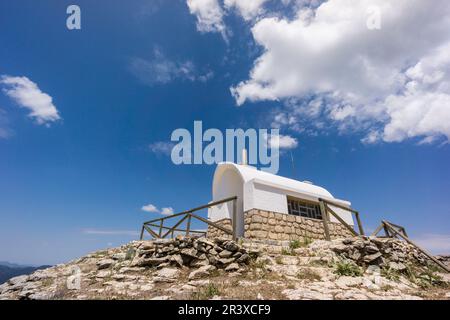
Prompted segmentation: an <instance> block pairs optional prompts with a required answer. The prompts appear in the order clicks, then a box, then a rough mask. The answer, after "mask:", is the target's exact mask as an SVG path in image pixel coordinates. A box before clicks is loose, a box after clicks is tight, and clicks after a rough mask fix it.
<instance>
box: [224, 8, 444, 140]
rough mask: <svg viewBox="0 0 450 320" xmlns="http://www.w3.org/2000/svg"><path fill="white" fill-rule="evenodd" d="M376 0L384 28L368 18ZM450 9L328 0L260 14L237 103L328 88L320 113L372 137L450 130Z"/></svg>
mask: <svg viewBox="0 0 450 320" xmlns="http://www.w3.org/2000/svg"><path fill="white" fill-rule="evenodd" d="M373 6H377V7H378V8H379V9H380V12H381V29H380V30H370V29H369V28H368V27H367V19H368V11H367V10H368V8H369V7H373ZM449 15H450V6H449V5H448V3H447V1H445V0H436V1H434V2H429V1H420V0H397V1H384V0H329V1H327V2H324V3H322V4H317V7H313V8H311V7H308V8H306V7H302V8H301V9H299V11H298V12H297V16H296V17H295V18H294V19H292V20H290V19H289V18H283V17H281V18H280V17H278V18H277V17H270V18H263V19H261V20H259V21H258V22H257V23H256V24H255V25H254V26H253V28H252V34H253V37H254V40H255V41H256V42H257V43H258V44H259V45H261V46H262V47H263V48H264V53H263V54H262V55H261V56H260V57H258V58H257V59H256V60H255V63H254V66H253V69H252V70H251V72H250V74H249V79H248V80H245V81H242V82H240V83H239V84H237V85H236V86H234V87H232V88H231V92H232V94H233V96H234V97H235V99H236V102H237V104H238V105H242V104H243V103H245V102H246V101H259V100H283V101H286V100H288V99H290V98H297V99H303V98H305V97H311V96H314V97H319V98H322V99H323V100H324V101H326V106H325V107H322V109H321V111H320V114H321V115H322V117H325V118H326V119H327V121H332V122H333V123H336V124H337V125H338V126H339V128H340V130H367V131H368V134H369V136H368V137H366V138H367V139H366V141H367V142H370V141H372V142H373V141H374V140H377V139H378V140H384V141H386V142H394V141H403V140H405V139H408V138H414V137H419V138H422V139H423V140H422V141H423V142H424V143H427V142H430V141H435V140H436V138H437V137H439V136H440V137H446V139H450V103H449V102H450V67H449V65H450V63H449V62H450V33H449V32H448V30H450V19H448V18H447V17H448V16H449ZM315 110H316V111H317V110H318V109H317V108H316V109H315ZM313 113H314V112H313ZM303 115H307V112H304V113H303Z"/></svg>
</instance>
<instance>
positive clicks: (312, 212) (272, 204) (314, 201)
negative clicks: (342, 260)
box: [208, 162, 354, 240]
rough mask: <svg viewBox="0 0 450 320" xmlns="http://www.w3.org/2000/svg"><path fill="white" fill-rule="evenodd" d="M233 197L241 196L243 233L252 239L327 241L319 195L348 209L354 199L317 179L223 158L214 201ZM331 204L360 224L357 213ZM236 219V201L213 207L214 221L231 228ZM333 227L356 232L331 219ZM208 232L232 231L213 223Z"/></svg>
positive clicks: (340, 232) (333, 231)
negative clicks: (335, 193)
mask: <svg viewBox="0 0 450 320" xmlns="http://www.w3.org/2000/svg"><path fill="white" fill-rule="evenodd" d="M232 196H237V202H236V228H237V229H236V232H237V236H238V237H245V238H249V239H263V240H267V239H271V240H301V239H304V238H311V239H324V229H323V222H322V212H321V209H320V206H319V199H324V200H328V201H331V202H333V203H336V204H338V205H340V206H342V207H345V208H350V205H351V203H350V202H349V201H346V200H341V199H337V198H334V197H333V195H332V194H331V193H330V192H328V191H327V190H326V189H324V188H322V187H319V186H316V185H314V184H312V183H311V182H307V181H303V182H301V181H297V180H293V179H289V178H285V177H281V176H278V175H274V174H271V173H268V172H264V171H260V170H257V169H256V168H255V167H252V166H248V165H239V164H235V163H231V162H223V163H220V164H219V165H218V166H217V168H216V171H215V173H214V178H213V186H212V197H213V199H212V201H218V200H221V199H225V198H228V197H232ZM330 208H331V209H332V210H333V211H335V212H336V213H337V214H338V216H339V217H340V218H342V219H343V220H344V221H345V222H346V223H347V224H349V225H351V226H353V225H354V221H353V218H352V214H351V212H349V211H347V210H344V209H342V208H338V207H333V206H332V205H330ZM232 217H233V204H232V203H231V202H228V203H224V204H222V205H218V206H214V207H212V208H210V209H209V211H208V219H209V220H210V221H213V222H215V223H218V224H220V225H222V226H225V227H227V228H228V229H231V225H232ZM329 230H330V236H331V237H332V238H339V237H346V236H349V235H350V232H349V231H348V230H347V229H346V228H345V227H344V226H343V225H342V224H341V223H339V222H338V221H337V219H335V218H334V217H331V218H330V222H329ZM208 236H209V237H220V236H226V235H225V234H224V233H223V232H222V231H220V230H219V229H217V228H213V227H211V226H209V227H208Z"/></svg>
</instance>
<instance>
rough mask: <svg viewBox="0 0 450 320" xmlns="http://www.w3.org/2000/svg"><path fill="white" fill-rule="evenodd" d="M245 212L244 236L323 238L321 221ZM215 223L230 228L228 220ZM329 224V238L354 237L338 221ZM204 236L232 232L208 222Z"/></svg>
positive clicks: (215, 235)
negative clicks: (224, 230) (226, 231)
mask: <svg viewBox="0 0 450 320" xmlns="http://www.w3.org/2000/svg"><path fill="white" fill-rule="evenodd" d="M244 215H245V217H244V223H245V234H244V238H246V239H259V240H284V241H290V240H304V239H305V238H310V239H316V240H317V239H325V234H324V229H323V222H322V220H318V219H311V218H305V217H299V216H294V215H289V214H284V213H276V212H270V211H264V210H257V209H252V210H249V211H247V212H245V213H244ZM215 223H217V224H219V225H220V226H222V227H224V228H227V229H229V230H232V226H231V219H222V220H218V221H216V222H215ZM328 225H329V229H330V237H331V239H337V238H346V237H352V236H353V235H352V234H351V233H350V232H349V231H348V230H347V229H346V228H345V227H344V226H343V225H342V224H340V223H336V222H329V224H328ZM207 237H208V238H226V239H231V235H229V234H227V233H225V232H223V231H221V230H219V229H217V228H214V227H212V226H209V225H208V231H207Z"/></svg>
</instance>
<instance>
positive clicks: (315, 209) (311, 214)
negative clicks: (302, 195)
mask: <svg viewBox="0 0 450 320" xmlns="http://www.w3.org/2000/svg"><path fill="white" fill-rule="evenodd" d="M288 212H289V214H292V215H294V216H301V217H306V218H313V219H322V213H321V212H320V207H319V205H318V204H315V203H311V202H305V201H302V200H297V199H288Z"/></svg>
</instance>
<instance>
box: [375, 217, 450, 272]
mask: <svg viewBox="0 0 450 320" xmlns="http://www.w3.org/2000/svg"><path fill="white" fill-rule="evenodd" d="M381 230H384V233H385V234H386V237H389V238H400V239H403V240H405V241H406V242H408V243H409V244H410V245H412V246H414V247H416V248H417V249H418V250H419V251H420V252H422V253H423V254H424V255H425V256H427V257H428V258H429V259H430V260H431V261H433V262H434V263H435V264H437V265H438V266H439V267H441V268H442V269H443V270H445V271H446V272H450V269H449V268H448V267H447V266H446V265H445V264H443V263H442V262H440V261H439V260H437V259H436V258H435V257H434V256H433V255H432V254H430V253H428V252H427V251H426V250H425V249H422V248H421V247H419V246H418V245H417V244H415V243H414V242H413V241H412V240H411V239H409V238H408V235H407V234H406V230H405V228H404V227H402V226H399V225H397V224H394V223H392V222H388V221H386V220H383V221H381V224H380V225H379V226H378V228H376V229H375V231H374V232H373V233H372V234H371V236H373V237H376V236H377V235H378V234H379V233H380V231H381Z"/></svg>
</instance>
